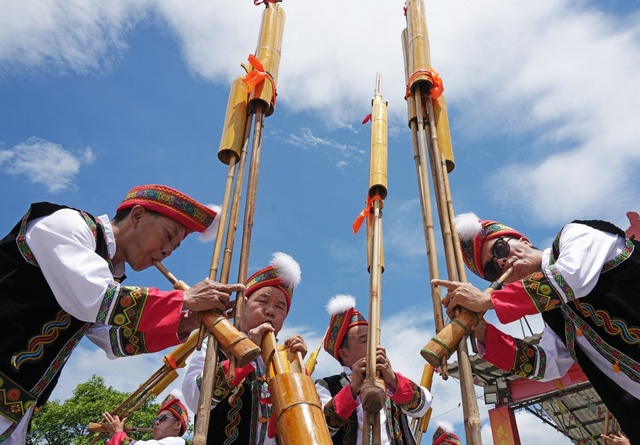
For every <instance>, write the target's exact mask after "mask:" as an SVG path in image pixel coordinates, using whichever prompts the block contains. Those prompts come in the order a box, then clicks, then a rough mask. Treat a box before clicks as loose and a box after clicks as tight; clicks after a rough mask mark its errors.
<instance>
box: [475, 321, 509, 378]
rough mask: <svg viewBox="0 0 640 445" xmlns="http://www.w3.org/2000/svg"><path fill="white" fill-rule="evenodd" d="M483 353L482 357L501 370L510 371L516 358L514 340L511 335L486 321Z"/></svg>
mask: <svg viewBox="0 0 640 445" xmlns="http://www.w3.org/2000/svg"><path fill="white" fill-rule="evenodd" d="M485 345H486V346H485V353H484V356H483V357H482V358H483V359H484V360H486V361H488V362H489V363H492V364H494V365H495V366H497V367H498V368H500V369H502V370H503V371H510V370H511V369H512V368H513V362H514V361H515V359H516V342H515V340H514V338H513V337H511V336H510V335H507V334H505V333H504V332H502V331H500V330H499V329H498V328H496V327H495V326H493V325H491V324H489V323H487V338H486V340H485Z"/></svg>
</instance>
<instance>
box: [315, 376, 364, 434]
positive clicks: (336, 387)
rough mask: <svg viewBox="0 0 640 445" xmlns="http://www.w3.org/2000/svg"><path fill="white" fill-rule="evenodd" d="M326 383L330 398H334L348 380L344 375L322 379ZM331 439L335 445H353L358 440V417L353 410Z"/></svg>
mask: <svg viewBox="0 0 640 445" xmlns="http://www.w3.org/2000/svg"><path fill="white" fill-rule="evenodd" d="M323 380H324V381H325V382H327V387H328V388H329V392H330V393H331V397H335V396H336V394H338V393H339V392H340V390H341V389H342V388H343V387H344V386H347V385H348V384H349V379H348V378H347V376H346V374H344V373H342V374H338V375H332V376H331V377H327V378H325V379H323ZM331 439H332V441H333V443H334V444H335V445H348V444H355V443H356V441H357V440H358V415H357V413H356V411H355V410H354V411H353V413H352V414H351V416H350V417H349V422H347V423H345V425H344V426H343V427H342V428H340V429H339V430H338V431H336V433H335V434H334V435H333V436H331Z"/></svg>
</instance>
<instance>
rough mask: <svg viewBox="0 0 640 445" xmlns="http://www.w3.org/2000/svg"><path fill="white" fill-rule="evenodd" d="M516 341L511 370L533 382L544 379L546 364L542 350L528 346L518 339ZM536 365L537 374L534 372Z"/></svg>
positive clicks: (545, 357)
mask: <svg viewBox="0 0 640 445" xmlns="http://www.w3.org/2000/svg"><path fill="white" fill-rule="evenodd" d="M514 340H515V341H516V355H515V359H514V363H513V368H512V370H513V371H514V372H516V373H518V374H519V375H520V376H522V377H529V378H531V379H533V380H540V379H541V378H543V377H544V373H545V371H546V364H547V356H546V354H545V353H544V350H542V348H540V347H538V346H535V345H530V344H529V343H526V342H525V341H524V340H520V339H518V338H516V339H514ZM536 364H538V368H539V370H538V372H536Z"/></svg>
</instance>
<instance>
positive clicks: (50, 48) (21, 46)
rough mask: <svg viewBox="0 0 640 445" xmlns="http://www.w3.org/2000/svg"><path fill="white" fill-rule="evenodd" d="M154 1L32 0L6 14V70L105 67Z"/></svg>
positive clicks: (1, 53)
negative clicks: (89, 0)
mask: <svg viewBox="0 0 640 445" xmlns="http://www.w3.org/2000/svg"><path fill="white" fill-rule="evenodd" d="M149 3H150V2H149V1H146V0H143V1H136V2H132V1H127V0H115V1H112V2H106V3H101V2H87V1H84V0H69V1H46V0H26V1H24V2H19V3H17V2H7V3H6V4H4V5H3V14H2V15H1V16H0V73H2V74H3V75H5V76H7V75H10V74H11V73H14V72H16V71H20V70H27V71H42V70H45V69H50V70H52V71H54V72H60V73H67V72H73V73H77V74H87V73H91V72H92V73H100V71H101V70H102V69H103V68H105V67H109V66H110V64H111V63H113V62H114V61H117V60H119V59H120V57H121V54H122V52H123V51H124V50H126V47H127V44H126V38H127V36H128V34H129V32H130V31H131V30H132V29H133V27H134V26H135V24H136V23H138V22H139V21H140V20H141V19H142V18H143V17H144V15H145V11H147V10H148V7H149Z"/></svg>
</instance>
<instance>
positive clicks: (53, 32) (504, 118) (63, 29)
mask: <svg viewBox="0 0 640 445" xmlns="http://www.w3.org/2000/svg"><path fill="white" fill-rule="evenodd" d="M281 6H282V8H283V9H284V10H285V12H286V17H287V18H286V24H285V31H284V37H283V46H282V58H281V63H280V69H279V76H278V93H279V95H278V97H279V102H281V103H285V104H286V105H287V106H288V107H289V108H291V109H292V110H294V111H303V110H304V111H307V112H308V111H311V112H313V113H314V114H315V115H316V116H317V118H318V119H320V120H321V121H322V122H324V123H325V124H326V125H329V127H330V128H331V127H332V126H333V127H334V128H339V127H344V126H345V125H347V124H345V123H346V122H353V121H354V116H358V117H359V118H360V117H362V116H364V114H366V112H368V109H369V104H370V99H371V97H372V94H373V89H374V86H375V85H374V82H375V73H376V72H381V73H382V91H383V96H384V97H385V99H386V100H388V101H389V112H390V124H391V125H392V126H394V125H397V122H398V121H400V122H403V121H405V120H406V117H405V115H406V112H405V104H404V100H403V96H404V88H405V79H404V67H403V57H402V50H401V44H400V33H401V31H402V29H403V28H404V27H405V26H406V20H405V17H404V15H403V11H402V6H403V2H401V1H397V2H390V1H375V2H373V3H372V2H371V1H365V0H353V1H349V2H341V1H339V0H326V1H325V2H322V4H315V3H310V2H284V3H282V4H281ZM263 10H264V8H263V7H255V6H254V5H252V4H251V3H250V2H230V3H228V4H225V7H224V9H221V8H220V7H219V5H217V4H215V3H211V2H206V1H202V0H189V1H181V0H180V1H179V0H157V1H151V0H148V1H145V2H139V1H135V2H134V1H131V0H119V1H116V2H109V3H108V4H102V3H91V2H84V1H81V0H74V1H71V2H69V1H52V2H49V1H43V0H30V1H27V2H26V3H25V2H21V3H20V5H19V6H18V4H17V3H16V4H15V5H14V6H11V4H9V5H7V8H5V10H4V11H3V14H2V17H0V42H2V43H0V69H2V71H1V72H2V73H4V74H5V75H8V74H9V73H12V72H14V71H16V68H18V69H19V68H28V69H46V67H50V68H52V69H53V70H55V71H61V72H65V71H74V72H79V73H82V72H87V71H94V72H97V71H98V70H99V69H100V68H102V67H104V66H105V65H108V63H109V61H112V60H117V59H118V58H119V57H121V55H122V52H123V51H124V50H125V49H126V37H127V34H128V33H129V32H130V31H131V30H132V29H133V28H134V27H135V26H136V25H137V24H138V23H140V22H142V21H143V20H145V19H146V18H149V17H154V18H158V19H159V20H158V21H157V22H156V24H158V25H160V26H163V25H167V26H168V28H169V29H170V30H171V32H172V33H173V34H174V35H175V36H176V37H177V39H178V41H179V42H180V45H181V47H182V49H183V55H184V59H185V61H186V63H187V65H188V67H189V68H190V70H191V71H192V72H194V73H195V74H196V75H199V76H202V77H203V78H206V79H209V80H212V81H215V82H229V81H230V80H231V79H233V78H235V77H237V76H238V75H241V74H243V70H242V69H241V68H240V63H241V62H244V61H246V58H247V56H248V54H249V53H253V52H255V45H256V43H257V41H258V30H259V25H260V20H261V15H262V13H263ZM338 11H339V12H338ZM496 11H500V13H499V14H497V13H496ZM426 12H427V25H428V29H429V38H430V47H431V61H432V65H433V67H434V68H435V69H436V71H438V72H439V73H440V75H441V77H442V78H443V80H444V84H445V94H446V95H447V99H448V104H449V108H450V117H452V118H453V119H454V121H453V122H452V131H453V132H454V134H456V135H458V136H457V137H459V138H462V139H466V140H476V141H481V140H483V139H484V138H488V137H494V138H495V137H500V136H501V135H503V136H518V137H526V138H527V139H528V142H527V143H526V145H522V144H521V145H518V146H514V147H508V148H506V147H502V148H499V147H495V148H494V147H492V148H491V151H490V152H487V155H489V153H490V156H495V158H496V159H503V162H504V163H505V164H509V166H510V167H509V168H506V169H504V171H503V173H502V174H497V175H496V176H495V177H494V179H493V180H487V182H488V183H489V186H494V187H495V185H496V184H498V185H499V186H500V187H499V189H500V190H507V191H508V192H505V193H503V194H498V195H497V196H495V197H494V199H495V200H496V202H500V203H503V205H509V206H512V207H513V208H518V209H520V210H521V211H522V212H524V214H525V215H527V217H529V218H531V220H532V221H534V222H538V223H543V224H548V225H556V224H557V223H558V222H564V221H565V220H566V219H567V216H568V215H576V214H585V213H589V212H591V213H593V212H594V208H596V209H598V210H597V212H599V214H598V215H590V216H594V217H604V216H607V215H611V214H616V215H617V214H620V215H622V214H624V211H626V210H628V207H630V206H632V205H634V204H635V197H636V196H637V194H638V191H639V190H638V185H637V184H636V183H633V182H630V181H627V182H622V183H621V179H620V178H625V177H630V176H632V175H633V172H634V171H635V169H637V167H638V164H639V162H640V159H639V158H640V151H638V150H637V149H636V148H637V147H636V141H637V140H638V139H639V137H638V136H639V134H638V130H637V125H635V122H637V121H638V120H639V118H640V111H638V108H637V106H636V104H637V103H638V102H639V101H640V100H639V99H640V92H638V89H637V88H636V87H635V85H637V79H638V74H637V73H638V72H640V70H639V68H640V21H638V20H634V16H637V13H635V14H629V15H628V16H625V17H615V16H613V15H610V14H606V13H603V12H602V11H599V10H597V9H595V6H593V5H590V4H585V3H584V2H581V1H577V0H564V1H550V0H545V1H541V2H536V3H535V4H533V3H532V4H515V3H514V4H511V3H504V2H499V1H498V0H485V1H483V2H473V1H469V0H454V1H449V2H442V3H437V2H436V3H432V2H427V4H426ZM18 72H19V71H18ZM307 131H308V133H307V134H305V133H304V132H303V134H301V135H292V136H291V137H290V139H289V141H290V142H291V143H297V144H303V143H304V144H313V143H315V144H317V145H316V146H323V147H327V148H329V147H331V148H333V149H334V150H330V151H328V152H327V154H328V155H329V156H338V155H337V153H341V156H338V159H337V160H336V163H338V164H340V163H342V162H346V160H348V159H349V157H350V156H359V155H360V153H359V152H358V151H357V150H355V149H354V147H351V146H348V145H346V144H342V146H341V143H340V142H337V141H335V140H331V139H330V138H321V139H314V136H313V133H312V132H311V130H307ZM594 178H595V180H594ZM550 190H551V191H550ZM611 196H616V199H615V200H612V199H609V198H610V197H611ZM533 200H535V201H536V202H537V206H536V208H535V209H534V208H532V207H531V206H528V204H527V203H529V202H531V201H533ZM537 208H544V209H545V212H539V211H537Z"/></svg>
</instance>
